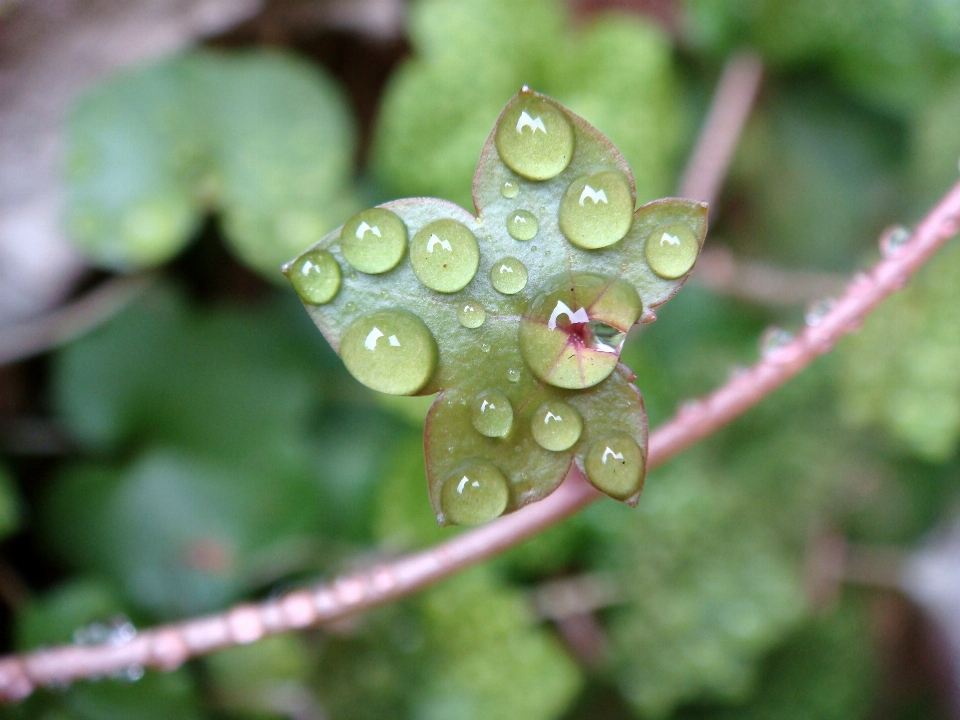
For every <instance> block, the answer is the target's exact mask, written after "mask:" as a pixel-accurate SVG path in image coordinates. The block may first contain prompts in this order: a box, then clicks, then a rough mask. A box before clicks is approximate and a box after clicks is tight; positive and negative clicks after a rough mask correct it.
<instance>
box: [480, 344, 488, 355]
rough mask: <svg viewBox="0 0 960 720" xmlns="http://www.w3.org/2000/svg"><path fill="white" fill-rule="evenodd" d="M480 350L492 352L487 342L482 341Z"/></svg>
mask: <svg viewBox="0 0 960 720" xmlns="http://www.w3.org/2000/svg"><path fill="white" fill-rule="evenodd" d="M480 351H481V352H485V353H488V352H490V346H489V345H488V344H487V343H480Z"/></svg>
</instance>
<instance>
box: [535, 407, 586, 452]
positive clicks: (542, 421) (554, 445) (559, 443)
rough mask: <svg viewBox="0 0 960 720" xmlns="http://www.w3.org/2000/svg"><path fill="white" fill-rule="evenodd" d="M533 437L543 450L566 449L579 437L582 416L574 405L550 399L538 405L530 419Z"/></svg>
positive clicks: (581, 429) (556, 450) (581, 428)
mask: <svg viewBox="0 0 960 720" xmlns="http://www.w3.org/2000/svg"><path fill="white" fill-rule="evenodd" d="M530 429H531V431H532V432H533V439H534V440H536V441H537V444H538V445H540V447H542V448H544V449H545V450H553V451H555V452H560V451H561V450H568V449H570V448H572V447H573V446H574V444H575V443H576V442H577V440H579V439H580V433H582V432H583V418H582V417H580V413H578V412H577V411H576V409H575V408H574V407H572V406H571V405H568V404H567V403H565V402H562V401H560V400H551V401H550V402H546V403H544V404H543V405H541V406H540V407H538V408H537V409H536V410H535V411H534V413H533V417H532V418H531V420H530Z"/></svg>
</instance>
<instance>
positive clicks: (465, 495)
mask: <svg viewBox="0 0 960 720" xmlns="http://www.w3.org/2000/svg"><path fill="white" fill-rule="evenodd" d="M509 499H510V488H509V486H508V484H507V479H506V478H505V477H504V476H503V473H502V472H500V470H499V469H498V468H497V467H496V466H495V465H494V464H493V463H490V462H487V461H486V460H479V459H472V460H467V461H466V462H465V463H463V464H462V465H460V466H459V467H458V468H457V470H455V471H454V472H453V473H451V474H450V475H449V477H447V479H446V480H445V481H444V483H443V488H442V489H441V490H440V507H441V508H442V510H443V514H444V515H446V517H447V520H449V521H450V522H452V523H454V524H456V525H479V524H480V523H484V522H487V521H488V520H493V519H494V518H496V517H499V516H500V515H502V514H503V511H504V510H506V509H507V502H508V501H509Z"/></svg>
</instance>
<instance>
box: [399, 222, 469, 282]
mask: <svg viewBox="0 0 960 720" xmlns="http://www.w3.org/2000/svg"><path fill="white" fill-rule="evenodd" d="M410 264H411V265H412V266H413V272H414V274H415V275H416V276H417V279H418V280H419V281H420V282H422V283H423V284H424V285H426V286H427V287H428V288H430V289H431V290H436V291H437V292H442V293H454V292H458V291H460V290H463V288H465V287H466V286H467V284H468V283H469V282H470V281H471V280H473V276H474V275H476V274H477V268H478V267H479V265H480V246H479V245H478V244H477V238H476V237H475V236H474V234H473V233H472V232H470V229H469V228H468V227H467V226H466V225H464V224H463V223H461V222H457V221H456V220H434V221H433V222H431V223H428V224H427V225H425V226H424V227H422V228H421V229H420V230H419V231H418V232H417V234H416V235H414V236H413V240H412V241H411V242H410Z"/></svg>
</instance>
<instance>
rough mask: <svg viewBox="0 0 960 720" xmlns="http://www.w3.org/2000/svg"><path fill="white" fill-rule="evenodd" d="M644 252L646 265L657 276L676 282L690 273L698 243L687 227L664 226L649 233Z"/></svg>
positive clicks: (695, 257)
mask: <svg viewBox="0 0 960 720" xmlns="http://www.w3.org/2000/svg"><path fill="white" fill-rule="evenodd" d="M644 252H645V254H646V257H647V264H648V265H649V266H650V268H651V269H652V270H653V271H654V272H655V273H656V274H657V275H659V276H660V277H662V278H666V279H667V280H676V279H677V278H679V277H683V276H684V275H686V274H687V273H688V272H690V269H691V268H692V267H693V264H694V263H695V262H696V260H697V254H698V253H699V252H700V243H699V242H698V241H697V236H696V235H695V234H694V232H693V230H691V229H690V227H689V226H687V225H679V224H675V225H666V226H664V227H659V228H657V229H656V230H654V231H653V232H652V233H650V235H649V236H648V237H647V243H646V246H645V248H644Z"/></svg>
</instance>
